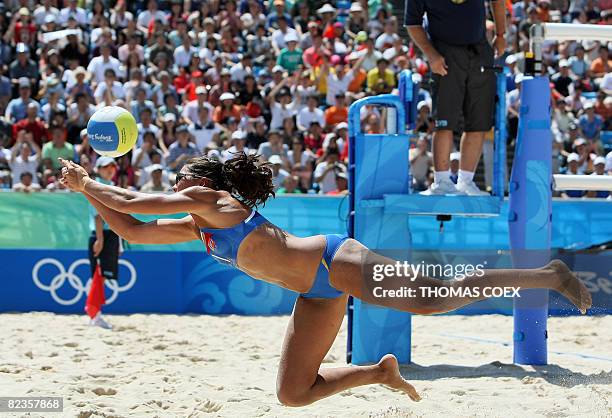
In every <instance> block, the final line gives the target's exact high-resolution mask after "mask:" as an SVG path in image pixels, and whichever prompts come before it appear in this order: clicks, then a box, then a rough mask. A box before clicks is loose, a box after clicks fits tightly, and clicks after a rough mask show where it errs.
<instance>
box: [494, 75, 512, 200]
mask: <svg viewBox="0 0 612 418" xmlns="http://www.w3.org/2000/svg"><path fill="white" fill-rule="evenodd" d="M508 71H509V70H508V68H506V67H504V72H502V73H497V74H496V76H497V104H496V107H495V131H494V133H495V138H494V145H493V150H494V152H495V157H494V159H493V194H494V195H495V196H498V197H499V198H500V200H503V199H504V189H505V184H506V138H507V136H508V131H507V130H506V72H508Z"/></svg>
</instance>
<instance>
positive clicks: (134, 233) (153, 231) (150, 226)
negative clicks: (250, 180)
mask: <svg viewBox="0 0 612 418" xmlns="http://www.w3.org/2000/svg"><path fill="white" fill-rule="evenodd" d="M83 195H84V196H85V197H86V198H87V200H89V203H91V204H92V205H93V206H94V207H95V208H96V210H97V211H98V214H99V215H100V216H101V217H102V218H103V219H104V220H105V221H106V223H107V224H108V225H109V226H110V228H111V229H112V230H113V231H115V233H116V234H117V235H119V236H120V237H121V238H123V239H125V240H126V241H128V242H130V243H132V244H175V243H177V242H187V241H193V240H196V239H199V236H198V233H197V227H196V225H195V223H194V221H193V218H192V217H191V216H185V217H184V218H181V219H156V220H154V221H151V222H146V223H145V222H142V221H140V220H138V219H136V218H134V217H133V216H131V215H128V214H126V213H121V212H118V211H116V210H113V209H111V208H109V207H107V206H104V205H103V204H102V203H101V202H99V201H98V200H96V199H95V198H93V197H92V196H89V195H87V194H86V193H84V194H83Z"/></svg>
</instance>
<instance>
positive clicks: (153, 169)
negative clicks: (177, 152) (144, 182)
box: [147, 164, 164, 173]
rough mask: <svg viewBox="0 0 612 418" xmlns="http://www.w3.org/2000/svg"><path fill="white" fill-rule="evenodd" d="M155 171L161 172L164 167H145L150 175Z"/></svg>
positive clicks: (159, 165)
mask: <svg viewBox="0 0 612 418" xmlns="http://www.w3.org/2000/svg"><path fill="white" fill-rule="evenodd" d="M157 170H162V171H163V170H164V166H163V165H161V164H151V165H150V166H148V167H147V171H148V172H149V173H152V172H154V171H157Z"/></svg>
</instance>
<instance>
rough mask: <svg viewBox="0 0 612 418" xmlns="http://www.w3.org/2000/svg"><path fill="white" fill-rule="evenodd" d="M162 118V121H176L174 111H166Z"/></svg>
mask: <svg viewBox="0 0 612 418" xmlns="http://www.w3.org/2000/svg"><path fill="white" fill-rule="evenodd" d="M162 120H163V121H164V122H170V121H172V122H176V115H175V114H174V113H172V112H168V113H166V114H165V115H164V117H163V118H162Z"/></svg>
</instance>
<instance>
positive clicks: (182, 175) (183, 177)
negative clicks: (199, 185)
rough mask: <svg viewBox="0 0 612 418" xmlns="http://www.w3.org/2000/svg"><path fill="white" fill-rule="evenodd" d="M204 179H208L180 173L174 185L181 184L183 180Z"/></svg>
mask: <svg viewBox="0 0 612 418" xmlns="http://www.w3.org/2000/svg"><path fill="white" fill-rule="evenodd" d="M204 178H206V177H204V176H198V175H195V174H185V173H178V174H177V175H176V180H175V181H174V184H179V183H180V181H181V180H183V179H188V180H191V179H204Z"/></svg>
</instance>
